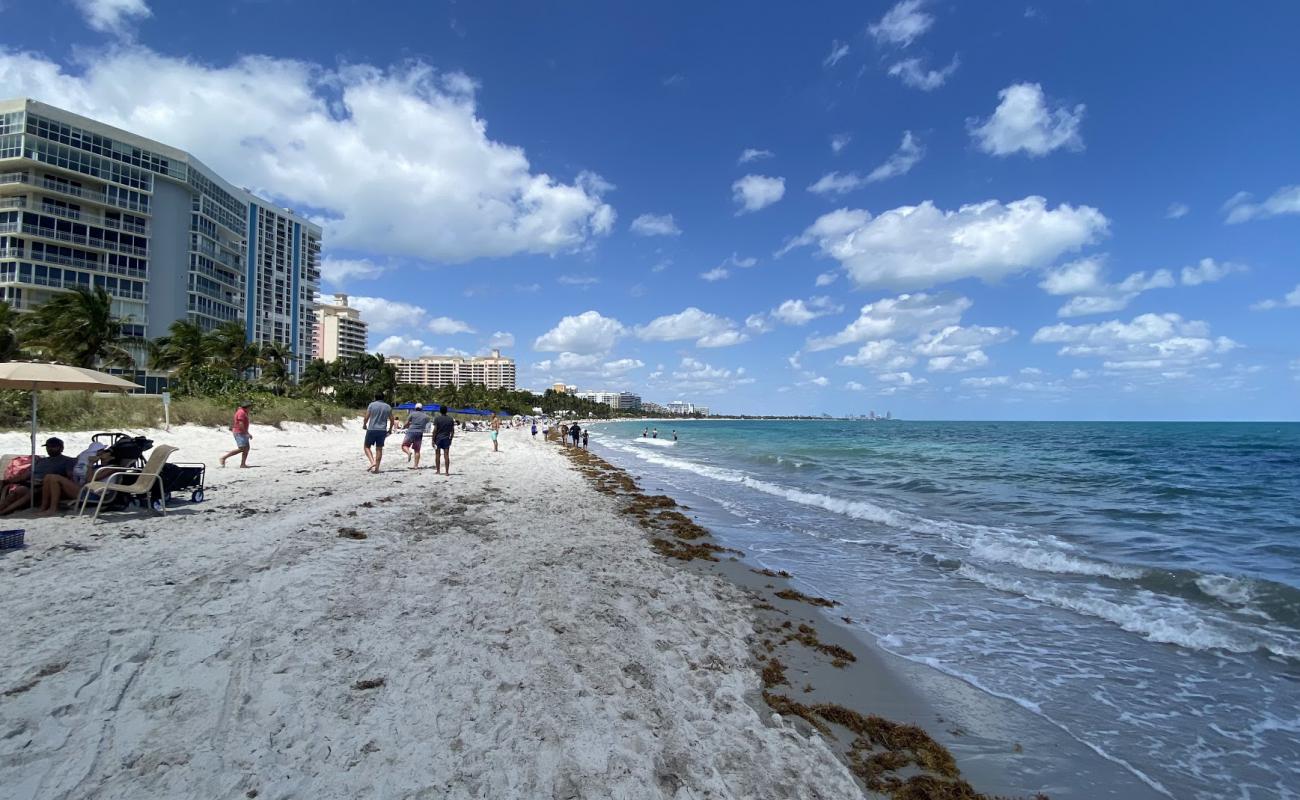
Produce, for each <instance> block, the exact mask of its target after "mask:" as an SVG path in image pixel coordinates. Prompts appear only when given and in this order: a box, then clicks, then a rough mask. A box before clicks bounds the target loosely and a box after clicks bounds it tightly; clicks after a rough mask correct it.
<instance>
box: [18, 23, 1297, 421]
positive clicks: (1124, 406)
mask: <svg viewBox="0 0 1300 800" xmlns="http://www.w3.org/2000/svg"><path fill="white" fill-rule="evenodd" d="M1247 12H1248V13H1247ZM0 25H3V30H4V31H5V35H4V37H3V39H0V87H3V89H0V94H3V95H4V96H6V97H17V96H30V97H32V98H34V99H37V100H41V101H43V102H47V103H51V104H53V105H56V106H60V107H63V108H66V109H68V110H71V111H74V112H76V113H79V114H84V115H86V116H89V117H93V118H95V119H98V120H101V121H103V122H106V123H108V124H112V125H116V126H119V127H122V128H125V129H127V130H130V131H132V132H135V133H139V134H141V135H144V136H148V137H151V138H154V139H157V140H159V141H162V142H165V143H167V144H171V145H175V146H177V147H181V148H184V149H186V150H188V151H190V152H192V153H194V154H195V155H196V156H197V157H198V158H199V159H201V160H202V161H204V162H205V163H207V164H208V165H210V166H211V167H213V168H214V169H215V170H217V171H218V172H220V173H221V174H223V175H226V176H228V177H230V178H231V180H233V181H235V182H236V183H239V184H241V185H244V186H247V187H248V188H250V189H252V190H253V191H255V192H257V193H259V194H262V195H264V196H268V197H272V198H273V199H275V200H276V201H277V202H280V203H283V204H284V205H286V206H289V207H292V208H294V209H296V210H298V211H300V212H302V213H304V214H307V215H309V216H311V217H312V218H314V219H317V220H318V221H319V222H320V223H321V224H322V226H323V227H324V231H325V235H324V245H325V246H324V270H323V271H324V278H323V280H322V286H321V290H322V293H323V294H324V295H325V296H328V295H330V294H332V293H333V292H336V291H339V292H346V293H347V294H349V295H350V296H351V297H352V298H353V300H354V304H355V305H357V306H358V307H359V308H360V309H361V311H362V314H363V316H364V318H365V319H366V320H367V321H368V322H369V323H370V330H371V340H370V342H369V344H370V347H371V349H372V350H377V351H381V352H383V353H384V354H386V355H403V356H408V357H415V356H419V355H421V354H425V353H438V354H444V353H447V354H455V353H468V354H475V353H481V352H486V351H488V350H490V349H492V348H500V349H501V350H502V351H503V352H504V354H506V355H510V356H512V357H514V358H516V359H517V361H518V366H519V377H518V383H519V386H520V387H523V388H543V387H546V386H549V385H551V384H552V383H555V382H564V383H566V384H574V385H577V386H579V387H581V388H582V389H591V390H611V391H620V390H628V391H633V392H636V393H638V394H640V395H641V396H643V397H644V398H646V399H647V400H653V401H656V402H661V403H667V402H671V401H674V400H679V399H681V400H686V401H690V402H695V403H698V404H703V405H708V406H710V407H711V408H712V409H714V410H715V411H716V412H718V413H750V414H813V415H815V414H821V413H824V412H825V413H830V414H834V415H842V414H865V413H867V412H868V411H869V410H871V409H875V410H876V411H877V413H882V414H883V413H884V411H885V410H891V411H893V413H894V415H895V416H897V417H904V418H909V419H922V418H924V419H1018V418H1023V419H1072V420H1073V419H1078V420H1092V419H1169V420H1177V419H1288V420H1294V419H1300V148H1298V147H1296V141H1297V138H1300V88H1297V85H1296V81H1295V76H1296V75H1300V48H1297V47H1296V46H1295V43H1294V41H1293V39H1294V32H1295V31H1296V30H1300V5H1296V4H1293V3H1285V2H1262V3H1258V4H1253V5H1251V6H1249V7H1248V8H1243V7H1241V6H1235V5H1231V4H1226V3H1223V4H1196V5H1194V6H1188V5H1186V4H1183V3H1178V2H1173V1H1172V0H1154V1H1153V2H1149V3H1142V4H1122V3H1118V2H1097V3H1088V4H1071V5H1066V4H1059V3H1042V2H1030V3H1027V4H1021V5H1012V4H957V3H942V2H937V1H936V2H929V1H928V0H902V2H895V3H891V2H868V3H847V2H844V3H827V4H819V5H818V6H817V7H816V8H815V9H809V8H801V7H795V6H790V5H787V4H761V5H753V6H744V7H735V6H730V5H718V6H707V5H706V6H700V5H699V4H687V3H668V4H658V5H655V6H654V7H648V6H646V7H642V6H627V5H623V4H603V3H595V2H575V3H564V4H517V5H516V4H504V3H457V2H420V3H415V2H410V3H403V2H394V3H392V4H389V5H387V6H385V7H384V9H383V12H382V13H378V12H377V11H376V10H375V8H374V7H373V6H372V5H370V4H365V3H360V2H340V1H337V0H336V1H331V0H323V1H322V2H311V3H309V2H306V0H278V1H277V2H265V1H264V0H234V2H231V3H228V4H224V5H220V6H218V5H215V4H194V5H191V4H182V3H163V2H159V0H152V2H151V1H150V0H53V1H52V2H51V3H46V4H36V3H12V2H3V0H0Z"/></svg>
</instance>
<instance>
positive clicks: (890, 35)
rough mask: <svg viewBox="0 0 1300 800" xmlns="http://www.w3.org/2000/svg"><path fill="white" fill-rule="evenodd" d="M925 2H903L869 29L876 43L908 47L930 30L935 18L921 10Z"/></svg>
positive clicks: (904, 0)
mask: <svg viewBox="0 0 1300 800" xmlns="http://www.w3.org/2000/svg"><path fill="white" fill-rule="evenodd" d="M922 5H924V2H923V0H902V1H901V2H900V3H898V4H897V5H895V6H894V7H893V8H891V9H889V11H887V12H885V16H883V17H881V18H880V21H879V22H877V23H876V24H874V25H871V26H870V27H868V28H867V30H868V31H870V32H871V35H872V36H874V37H876V41H877V42H879V43H881V44H892V45H898V46H900V47H907V46H908V45H910V44H911V43H912V42H914V41H916V39H917V38H918V37H919V36H921V35H922V34H924V33H925V32H926V31H928V30H929V29H930V26H931V25H933V24H934V17H932V16H931V15H929V14H927V13H925V12H924V11H922V10H921V6H922Z"/></svg>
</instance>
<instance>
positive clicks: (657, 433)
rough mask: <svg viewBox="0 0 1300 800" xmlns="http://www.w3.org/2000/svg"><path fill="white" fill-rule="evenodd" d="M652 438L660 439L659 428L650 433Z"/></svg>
mask: <svg viewBox="0 0 1300 800" xmlns="http://www.w3.org/2000/svg"><path fill="white" fill-rule="evenodd" d="M650 438H651V439H658V438H659V429H658V428H655V429H654V430H653V431H650Z"/></svg>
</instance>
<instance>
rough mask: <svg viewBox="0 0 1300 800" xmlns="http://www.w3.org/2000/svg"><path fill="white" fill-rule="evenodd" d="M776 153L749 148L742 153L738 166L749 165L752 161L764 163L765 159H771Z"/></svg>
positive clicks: (737, 161)
mask: <svg viewBox="0 0 1300 800" xmlns="http://www.w3.org/2000/svg"><path fill="white" fill-rule="evenodd" d="M773 155H775V153H773V152H772V151H771V150H760V149H759V148H757V147H747V148H745V149H744V150H742V151H741V153H740V158H739V159H737V160H736V163H737V164H748V163H749V162H751V161H762V160H763V159H765V158H771V157H772V156H773Z"/></svg>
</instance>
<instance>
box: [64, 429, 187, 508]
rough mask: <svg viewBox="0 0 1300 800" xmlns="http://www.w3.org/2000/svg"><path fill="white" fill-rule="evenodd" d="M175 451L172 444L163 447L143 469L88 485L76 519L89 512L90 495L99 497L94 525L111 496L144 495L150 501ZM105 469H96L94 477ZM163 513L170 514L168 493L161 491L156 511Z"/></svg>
mask: <svg viewBox="0 0 1300 800" xmlns="http://www.w3.org/2000/svg"><path fill="white" fill-rule="evenodd" d="M175 452H176V448H175V447H172V446H171V445H169V444H160V445H158V446H157V447H155V448H154V449H153V452H152V453H150V454H149V460H148V461H146V462H145V465H144V467H143V468H142V469H125V470H119V471H117V472H114V473H113V474H111V475H109V476H108V477H107V478H105V479H104V480H91V481H90V482H88V483H87V484H86V485H85V486H83V487H81V506H80V507H79V508H78V509H77V516H78V517H80V516H81V515H82V514H84V513H86V504H87V503H88V502H90V495H91V494H93V493H98V495H99V498H98V500H97V501H96V502H95V515H94V516H93V517H91V521H92V522H94V521H95V520H96V519H98V518H99V510H100V508H102V507H103V505H104V498H105V497H107V496H108V495H109V494H110V493H114V492H121V493H122V494H129V495H136V496H139V495H144V498H145V502H146V503H147V502H149V499H150V495H151V494H152V493H153V491H154V489H155V487H157V486H158V484H159V481H160V480H161V475H162V468H163V464H166V463H167V459H168V458H169V457H170V456H171V454H172V453H175ZM101 471H102V470H96V471H95V476H96V477H98V475H99V473H100V472H101ZM155 510H157V511H161V512H162V513H163V514H166V513H167V493H166V492H161V491H160V492H159V506H158V507H157V508H156V509H155Z"/></svg>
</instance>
